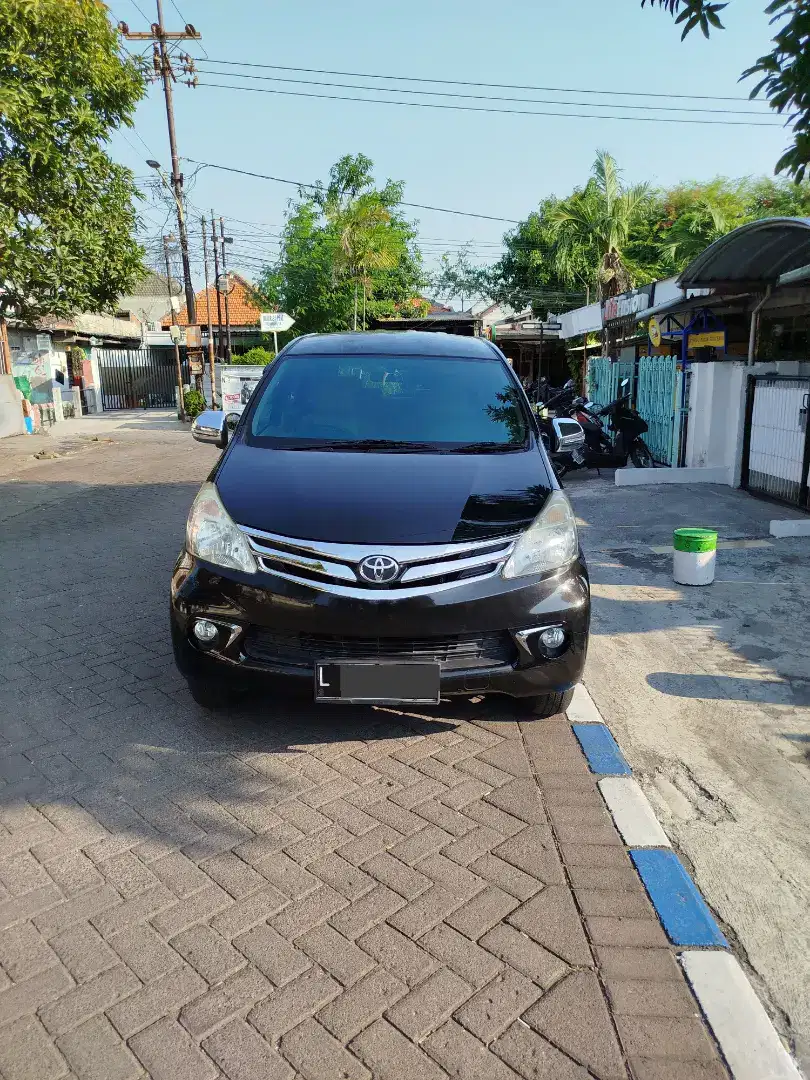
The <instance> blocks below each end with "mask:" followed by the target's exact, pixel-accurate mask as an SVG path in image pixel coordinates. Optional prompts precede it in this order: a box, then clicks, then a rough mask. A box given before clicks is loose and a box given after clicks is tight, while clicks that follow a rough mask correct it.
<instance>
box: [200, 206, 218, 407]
mask: <svg viewBox="0 0 810 1080" xmlns="http://www.w3.org/2000/svg"><path fill="white" fill-rule="evenodd" d="M200 221H201V222H202V229H201V231H202V245H203V266H204V267H205V307H206V314H207V316H208V366H209V368H210V369H211V408H212V409H215V408H216V407H217V384H216V379H215V377H214V376H215V372H214V328H213V327H212V325H211V293H210V291H209V289H208V237H207V235H206V232H205V218H204V217H203V218H200Z"/></svg>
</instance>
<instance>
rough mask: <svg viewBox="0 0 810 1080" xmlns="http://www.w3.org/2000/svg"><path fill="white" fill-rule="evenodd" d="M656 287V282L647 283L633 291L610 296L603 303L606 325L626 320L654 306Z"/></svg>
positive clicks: (603, 319) (603, 318) (603, 316)
mask: <svg viewBox="0 0 810 1080" xmlns="http://www.w3.org/2000/svg"><path fill="white" fill-rule="evenodd" d="M654 288H655V285H654V284H652V285H645V286H644V287H643V288H641V289H633V291H632V292H626V293H622V294H621V295H620V296H609V297H608V298H607V300H605V301H603V303H602V321H603V323H604V325H605V326H608V325H610V323H615V322H620V321H624V320H625V319H629V318H632V317H633V316H634V315H638V313H639V312H640V311H646V310H647V308H650V307H652V303H653V290H654Z"/></svg>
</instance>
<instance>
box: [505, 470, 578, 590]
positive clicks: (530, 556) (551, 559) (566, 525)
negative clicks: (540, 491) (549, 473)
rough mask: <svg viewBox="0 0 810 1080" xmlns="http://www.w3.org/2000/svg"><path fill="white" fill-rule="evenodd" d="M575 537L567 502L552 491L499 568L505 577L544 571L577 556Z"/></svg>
mask: <svg viewBox="0 0 810 1080" xmlns="http://www.w3.org/2000/svg"><path fill="white" fill-rule="evenodd" d="M578 551H579V539H578V537H577V525H576V519H575V518H574V511H573V510H572V509H571V504H570V502H569V501H568V499H567V498H566V496H565V495H563V493H562V492H561V491H553V492H552V493H551V495H550V496H549V499H548V501H547V503H546V505H545V506H544V507H543V509H542V511H541V512H540V513H539V514H538V515H537V517H536V518H535V519H534V521H533V522H532V524H531V525H530V526H529V528H528V529H527V530H526V532H524V533H522V534H521V535H520V537H519V538H518V541H517V543H516V544H515V547H514V550H513V551H512V554H511V555H510V556H509V558H508V560H507V561H506V564H505V566H504V568H503V571H502V573H503V576H504V577H505V578H516V577H526V576H527V575H529V574H547V573H549V572H550V571H552V570H559V569H560V567H562V566H567V565H568V563H570V562H572V561H573V560H574V559H575V558H576V557H577V552H578Z"/></svg>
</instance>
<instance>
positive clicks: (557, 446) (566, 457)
mask: <svg viewBox="0 0 810 1080" xmlns="http://www.w3.org/2000/svg"><path fill="white" fill-rule="evenodd" d="M573 387H574V383H573V380H569V382H568V383H566V385H565V386H564V387H563V388H562V390H560V391H557V392H556V393H554V394H553V395H552V396H549V397H548V398H547V400H546V401H545V403H540V402H537V403H536V404H535V406H534V407H535V411H536V413H537V419H538V423H539V425H540V434H541V438H542V439H543V442H544V444H545V447H546V450H547V451H548V455H549V458H550V459H551V465H552V468H553V469H554V472H555V473H556V476H557V479H558V480H562V478H563V477H564V476H565V474H566V473H567V472H568V471H569V469H572V468H573V469H581V468H583V467H584V465H585V432H584V431H583V429H582V425H581V423H580V422H579V420H577V419H576V417H572V416H568V415H566V412H565V411H564V410H563V409H561V410H560V415H558V414H557V411H556V406H557V405H558V404H559V405H562V404H564V403H565V402H567V400H568V399H569V398H570V397H571V394H572V392H573Z"/></svg>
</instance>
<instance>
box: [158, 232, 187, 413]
mask: <svg viewBox="0 0 810 1080" xmlns="http://www.w3.org/2000/svg"><path fill="white" fill-rule="evenodd" d="M163 258H164V259H165V260H166V283H167V286H168V290H169V304H170V306H171V312H172V331H173V332H172V340H173V341H174V367H175V375H176V377H177V405H178V408H179V410H180V419H181V420H185V418H186V409H185V405H184V404H183V372H182V370H181V368H180V327H179V326H178V325H177V316H176V314H175V310H174V304H173V303H172V300H173V299H174V298H173V296H172V270H171V266H170V265H169V238H168V236H164V237H163Z"/></svg>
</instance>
